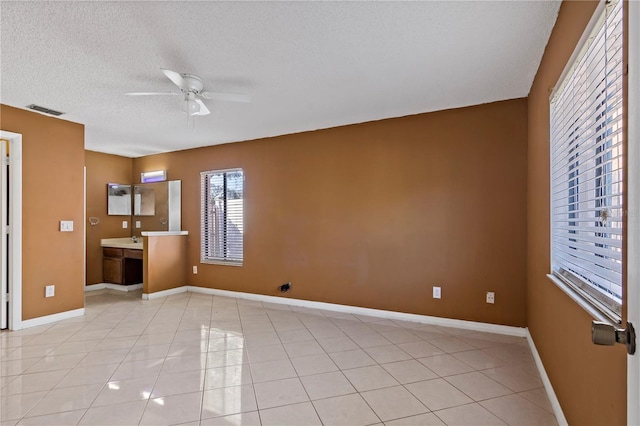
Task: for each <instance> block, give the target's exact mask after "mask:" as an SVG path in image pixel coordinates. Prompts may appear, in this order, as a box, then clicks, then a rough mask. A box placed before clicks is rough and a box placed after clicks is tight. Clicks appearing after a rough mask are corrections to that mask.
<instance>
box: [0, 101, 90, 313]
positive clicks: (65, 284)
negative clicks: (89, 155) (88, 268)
mask: <svg viewBox="0 0 640 426" xmlns="http://www.w3.org/2000/svg"><path fill="white" fill-rule="evenodd" d="M0 128H2V130H7V131H10V132H15V133H21V134H22V145H23V147H22V156H23V158H22V167H23V169H22V185H23V186H22V202H23V204H22V317H23V320H27V319H31V318H36V317H40V316H44V315H50V314H55V313H59V312H64V311H69V310H73V309H79V308H82V307H83V306H84V292H83V290H84V288H83V283H84V276H83V275H84V253H83V245H84V244H83V240H84V232H83V231H84V230H83V225H84V222H83V216H84V205H83V199H84V195H83V194H84V183H83V182H84V179H83V176H84V172H83V165H84V126H83V125H81V124H77V123H72V122H69V121H64V120H60V119H57V118H53V117H47V116H45V115H42V114H38V113H34V112H30V111H25V110H21V109H18V108H12V107H9V106H6V105H0ZM61 220H73V222H74V231H73V232H60V221H61ZM48 284H54V285H55V286H56V295H55V296H54V297H51V298H45V297H44V287H45V285H48Z"/></svg>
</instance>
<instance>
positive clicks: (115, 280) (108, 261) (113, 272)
mask: <svg viewBox="0 0 640 426" xmlns="http://www.w3.org/2000/svg"><path fill="white" fill-rule="evenodd" d="M122 261H123V259H122V258H114V257H103V258H102V278H103V279H104V282H105V283H112V284H123V282H122Z"/></svg>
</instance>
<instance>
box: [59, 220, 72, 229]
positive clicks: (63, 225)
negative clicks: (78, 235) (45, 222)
mask: <svg viewBox="0 0 640 426" xmlns="http://www.w3.org/2000/svg"><path fill="white" fill-rule="evenodd" d="M60 232H73V221H72V220H61V221H60Z"/></svg>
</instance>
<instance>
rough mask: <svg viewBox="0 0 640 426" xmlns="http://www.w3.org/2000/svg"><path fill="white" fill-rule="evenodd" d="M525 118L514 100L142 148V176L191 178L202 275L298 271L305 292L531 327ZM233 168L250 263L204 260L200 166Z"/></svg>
mask: <svg viewBox="0 0 640 426" xmlns="http://www.w3.org/2000/svg"><path fill="white" fill-rule="evenodd" d="M526 117H527V105H526V100H525V99H517V100H511V101H504V102H497V103H492V104H486V105H480V106H474V107H470V108H462V109H456V110H448V111H440V112H435V113H429V114H421V115H415V116H409V117H403V118H397V119H390V120H383V121H378V122H372V123H365V124H357V125H351V126H345V127H339V128H333V129H327V130H319V131H315V132H307V133H300V134H294V135H288V136H281V137H276V138H271V139H266V140H257V141H250V142H242V143H235V144H227V145H219V146H213V147H207V148H200V149H193V150H187V151H180V152H173V153H167V154H160V155H155V156H149V157H142V158H137V159H134V163H133V164H134V170H133V172H134V174H133V175H134V176H137V175H138V173H140V172H142V171H149V170H157V169H166V170H167V171H168V176H169V178H170V179H181V180H182V224H183V229H186V230H188V231H189V233H190V235H189V245H188V255H189V263H188V277H189V278H188V280H189V284H191V285H197V286H202V287H211V288H219V289H226V290H234V291H241V292H250V293H258V294H268V295H280V293H278V292H277V287H278V286H279V285H280V284H282V283H284V282H287V281H291V282H292V283H293V286H292V291H290V292H289V293H287V294H286V295H287V296H290V297H294V298H299V299H306V300H315V301H323V302H331V303H340V304H346V305H355V306H364V307H370V308H378V309H387V310H393V311H400V312H410V313H417V314H424V315H434V316H440V317H448V318H459V319H466V320H474V321H483V322H489V323H497V324H507V325H515V326H524V325H525V321H526V311H525V307H526V302H525V298H526V289H525V281H526V129H527V124H526ZM232 167H242V168H243V169H244V172H245V180H246V182H245V240H244V255H245V260H244V265H243V266H242V267H232V266H219V265H205V264H200V254H199V253H200V237H199V235H200V172H201V171H206V170H215V169H225V168H232ZM191 265H199V274H198V275H192V274H191ZM434 285H439V286H442V294H443V297H442V299H441V300H434V299H433V298H432V294H431V293H432V286H434ZM486 291H495V292H496V304H495V305H488V304H486V303H485V292H486Z"/></svg>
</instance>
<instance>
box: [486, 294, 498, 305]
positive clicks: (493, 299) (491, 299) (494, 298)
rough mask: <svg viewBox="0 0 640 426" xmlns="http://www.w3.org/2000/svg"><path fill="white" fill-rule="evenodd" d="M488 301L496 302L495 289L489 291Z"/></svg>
mask: <svg viewBox="0 0 640 426" xmlns="http://www.w3.org/2000/svg"><path fill="white" fill-rule="evenodd" d="M487 303H496V294H495V293H494V292H493V291H488V292H487Z"/></svg>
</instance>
